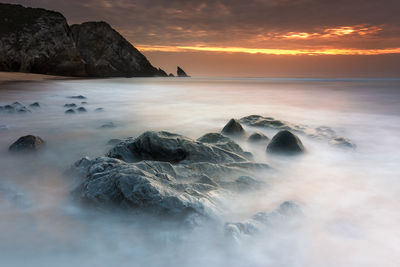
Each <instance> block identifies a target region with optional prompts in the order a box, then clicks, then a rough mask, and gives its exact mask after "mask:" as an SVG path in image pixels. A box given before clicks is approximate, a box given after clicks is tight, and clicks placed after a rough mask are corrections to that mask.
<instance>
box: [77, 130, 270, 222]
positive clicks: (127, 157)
mask: <svg viewBox="0 0 400 267" xmlns="http://www.w3.org/2000/svg"><path fill="white" fill-rule="evenodd" d="M224 138H226V137H223V136H219V134H209V135H205V136H203V137H202V138H199V139H200V140H206V141H207V142H213V143H206V142H202V141H198V140H197V141H196V140H193V139H190V138H187V137H184V136H181V135H177V134H173V133H168V132H146V133H144V134H142V135H141V136H139V137H137V138H129V139H126V140H122V141H121V142H119V143H118V144H117V145H116V146H115V147H114V148H112V149H111V150H110V152H109V153H108V154H107V156H106V157H100V158H96V159H93V160H90V159H88V158H83V159H81V160H79V161H77V162H76V163H75V164H74V167H73V170H75V172H76V173H79V174H80V175H81V176H82V177H85V178H84V181H83V182H82V184H81V185H79V186H78V187H77V188H76V189H75V190H74V195H75V196H76V197H77V198H78V199H80V200H81V201H83V202H84V203H88V204H94V205H95V206H101V207H107V206H109V205H111V206H115V205H116V206H118V207H121V208H127V209H132V210H145V211H148V212H155V213H158V214H163V213H172V214H179V215H182V216H186V215H187V214H193V213H194V214H197V215H201V216H204V217H207V218H213V217H215V216H217V214H219V213H220V212H221V209H223V203H222V202H223V201H222V198H223V196H227V195H229V194H231V193H232V192H239V191H243V190H244V189H245V190H246V189H249V190H250V189H256V188H259V187H260V186H262V184H263V182H262V181H261V179H262V178H261V177H260V175H261V172H265V171H267V170H269V166H268V165H266V164H260V163H255V162H252V161H250V160H248V159H246V158H245V157H243V156H241V155H240V154H238V152H241V151H243V150H242V149H241V148H240V147H239V149H238V148H237V147H236V146H234V145H232V143H231V144H230V145H228V146H225V145H224V144H222V143H221V142H222V140H223V141H224V142H226V143H230V142H229V141H228V140H224ZM209 139H211V141H210V140H209ZM217 143H219V144H220V145H223V146H225V148H224V149H223V148H221V147H218V146H217Z"/></svg>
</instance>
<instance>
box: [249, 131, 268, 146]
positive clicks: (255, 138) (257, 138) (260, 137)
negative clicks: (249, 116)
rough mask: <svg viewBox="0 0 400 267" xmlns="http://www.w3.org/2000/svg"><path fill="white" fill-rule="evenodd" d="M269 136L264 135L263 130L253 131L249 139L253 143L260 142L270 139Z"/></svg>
mask: <svg viewBox="0 0 400 267" xmlns="http://www.w3.org/2000/svg"><path fill="white" fill-rule="evenodd" d="M268 140H269V138H268V137H267V136H266V135H264V134H263V133H262V132H255V133H252V134H251V135H250V136H249V138H248V139H247V141H249V142H251V143H258V142H264V141H268Z"/></svg>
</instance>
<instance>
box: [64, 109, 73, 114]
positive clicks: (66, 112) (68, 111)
mask: <svg viewBox="0 0 400 267" xmlns="http://www.w3.org/2000/svg"><path fill="white" fill-rule="evenodd" d="M65 114H75V110H73V109H72V108H70V109H67V110H66V111H65Z"/></svg>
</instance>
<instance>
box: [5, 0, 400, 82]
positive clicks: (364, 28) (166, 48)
mask: <svg viewBox="0 0 400 267" xmlns="http://www.w3.org/2000/svg"><path fill="white" fill-rule="evenodd" d="M1 2H8V3H19V4H23V5H25V6H32V7H43V8H47V9H52V10H56V11H59V12H61V13H63V14H64V15H65V16H66V18H67V20H68V22H69V23H70V24H73V23H81V22H84V21H91V20H96V21H99V20H103V21H107V22H108V23H110V24H111V26H112V27H114V28H115V29H116V30H118V31H119V32H120V33H121V34H122V35H124V36H125V37H126V38H127V39H128V40H129V41H130V42H131V43H132V44H133V45H134V46H136V47H137V48H138V49H139V50H141V51H142V52H143V53H144V54H145V55H146V56H147V57H148V58H149V59H150V61H151V62H152V63H153V65H155V66H158V67H161V68H163V69H165V70H166V71H167V72H175V69H176V65H181V66H182V67H183V68H184V69H185V70H186V71H187V72H188V73H189V74H191V75H194V76H252V77H260V76H273V77H282V76H289V77H304V76H316V77H324V76H327V77H328V76H329V77H332V76H334V77H337V76H341V77H359V76H373V77H387V76H400V68H399V62H400V18H399V14H400V1H399V0H380V1H378V0H375V1H372V0H229V1H228V0H220V1H218V0H216V1H214V0H209V1H208V0H186V1H185V0H170V1H167V0H152V1H149V0H138V1H129V0H96V1H95V0H68V1H54V0H30V1H29V0H24V1H1Z"/></svg>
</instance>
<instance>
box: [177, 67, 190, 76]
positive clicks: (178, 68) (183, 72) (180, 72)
mask: <svg viewBox="0 0 400 267" xmlns="http://www.w3.org/2000/svg"><path fill="white" fill-rule="evenodd" d="M176 75H177V76H178V77H190V76H189V75H187V74H186V72H185V71H184V70H183V69H182V68H181V67H179V66H178V67H177V68H176Z"/></svg>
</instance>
